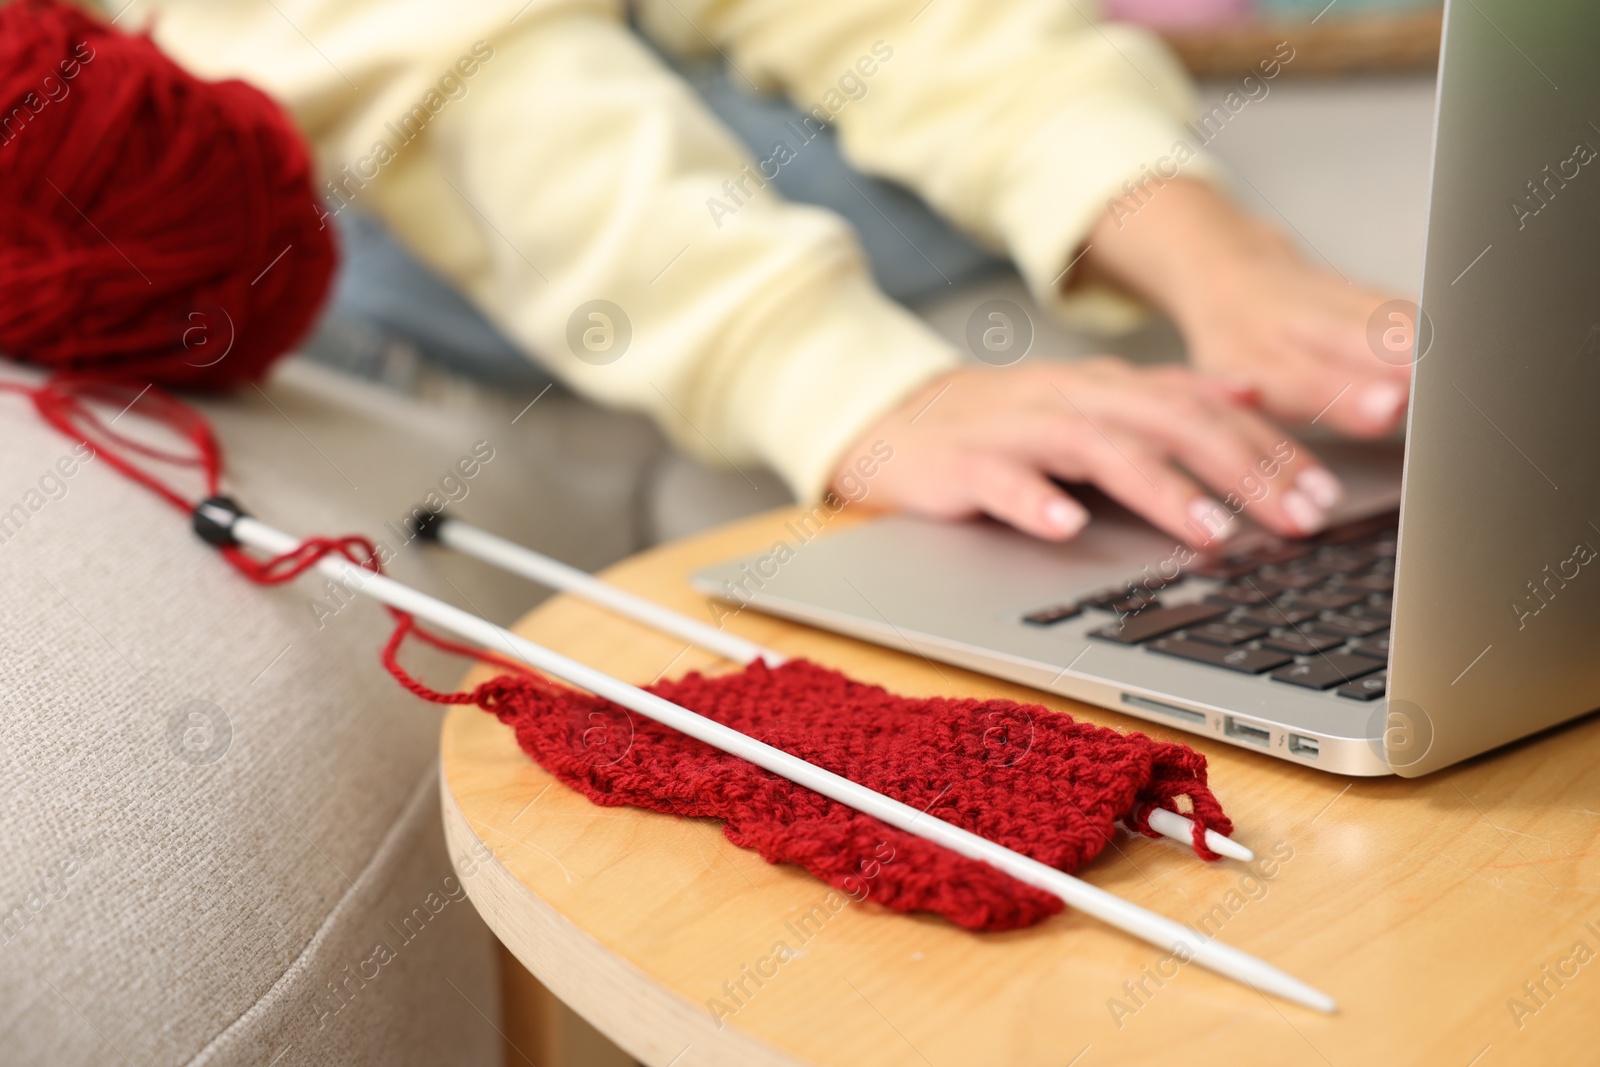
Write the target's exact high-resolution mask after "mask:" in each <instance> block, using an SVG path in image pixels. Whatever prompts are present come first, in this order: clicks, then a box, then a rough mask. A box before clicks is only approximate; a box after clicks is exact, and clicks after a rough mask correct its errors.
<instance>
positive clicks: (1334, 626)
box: [1311, 615, 1389, 637]
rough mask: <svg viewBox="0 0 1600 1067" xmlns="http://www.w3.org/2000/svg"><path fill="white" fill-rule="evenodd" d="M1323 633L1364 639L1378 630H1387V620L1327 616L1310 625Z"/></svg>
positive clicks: (1368, 617)
mask: <svg viewBox="0 0 1600 1067" xmlns="http://www.w3.org/2000/svg"><path fill="white" fill-rule="evenodd" d="M1311 625H1312V626H1313V627H1315V628H1316V629H1318V630H1321V631H1322V632H1323V633H1328V634H1342V635H1343V636H1345V637H1366V636H1367V635H1368V634H1375V633H1377V632H1378V631H1379V630H1387V629H1388V628H1389V620H1388V619H1374V618H1371V617H1370V616H1355V615H1328V616H1326V617H1324V618H1321V619H1317V620H1316V621H1314V622H1313V623H1312V624H1311Z"/></svg>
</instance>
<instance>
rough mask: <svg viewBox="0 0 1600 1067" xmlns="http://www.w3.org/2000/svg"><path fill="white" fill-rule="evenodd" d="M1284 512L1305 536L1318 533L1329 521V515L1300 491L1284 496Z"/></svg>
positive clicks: (1293, 491) (1292, 491) (1289, 492)
mask: <svg viewBox="0 0 1600 1067" xmlns="http://www.w3.org/2000/svg"><path fill="white" fill-rule="evenodd" d="M1283 510H1284V511H1285V512H1287V513H1288V515H1289V519H1290V520H1291V521H1292V522H1293V523H1294V524H1295V526H1297V527H1299V529H1300V532H1301V533H1303V534H1309V533H1316V532H1317V531H1318V530H1320V529H1322V524H1323V523H1324V522H1326V521H1327V518H1328V516H1327V513H1326V512H1324V511H1323V510H1322V509H1321V508H1319V507H1317V505H1316V504H1315V503H1313V502H1312V500H1311V498H1310V497H1308V496H1306V495H1305V494H1304V493H1302V492H1301V491H1300V490H1298V489H1291V490H1289V491H1288V492H1287V493H1285V494H1283Z"/></svg>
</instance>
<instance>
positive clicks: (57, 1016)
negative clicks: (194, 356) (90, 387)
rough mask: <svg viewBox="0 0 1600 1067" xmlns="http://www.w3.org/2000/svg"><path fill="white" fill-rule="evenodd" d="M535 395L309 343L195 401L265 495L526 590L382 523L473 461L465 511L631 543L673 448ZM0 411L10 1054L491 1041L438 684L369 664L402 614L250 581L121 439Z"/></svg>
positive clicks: (271, 516) (582, 544) (317, 585)
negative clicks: (375, 380)
mask: <svg viewBox="0 0 1600 1067" xmlns="http://www.w3.org/2000/svg"><path fill="white" fill-rule="evenodd" d="M5 375H6V377H8V378H12V379H15V378H18V377H22V374H21V373H20V372H18V371H16V369H15V368H14V367H11V366H9V365H8V366H7V367H6V370H5ZM519 399H520V398H517V397H510V396H508V397H503V398H499V399H494V398H487V399H485V398H483V397H481V396H480V398H479V401H478V402H477V403H476V405H475V406H474V405H471V404H467V403H465V402H464V401H463V402H461V403H457V404H454V405H451V404H431V405H428V406H426V407H425V406H423V405H421V404H419V403H416V402H413V401H411V400H408V399H405V398H402V397H399V396H396V395H394V394H391V393H385V392H383V391H382V390H378V389H375V388H371V387H366V386H362V385H360V384H357V383H353V382H352V381H350V380H348V379H344V378H341V377H338V376H336V375H333V374H332V373H331V372H328V371H323V370H318V369H316V368H313V367H309V366H306V365H304V364H290V365H287V366H285V367H284V368H283V369H282V370H281V371H280V372H279V373H278V374H277V375H276V377H275V378H274V379H273V381H272V382H271V383H270V384H269V385H268V386H267V387H266V388H265V390H263V391H257V390H255V389H253V388H250V389H246V390H244V391H243V392H242V393H240V394H238V395H236V396H234V397H232V398H229V399H226V400H213V401H207V402H206V403H205V404H204V408H205V410H206V411H207V412H208V413H209V414H210V416H211V417H212V419H213V421H214V422H215V423H216V425H217V426H218V428H219V430H220V432H221V435H222V437H223V439H224V441H225V445H226V448H227V451H228V454H229V458H230V460H231V467H232V470H233V471H234V477H233V478H232V479H231V480H230V488H231V489H232V490H233V491H234V492H235V494H236V495H237V496H238V498H239V499H240V500H241V501H242V502H243V503H245V505H246V506H247V507H248V508H250V509H251V510H252V511H253V512H254V513H255V514H257V515H259V516H260V517H262V518H263V519H267V520H269V521H272V522H273V523H274V524H276V525H278V526H280V527H282V528H285V529H288V530H290V531H293V532H328V533H342V532H350V531H364V532H368V533H373V534H376V535H377V536H379V537H382V538H385V539H388V540H390V541H391V544H392V545H394V546H395V547H397V549H398V550H397V553H396V556H397V558H396V561H395V564H394V567H393V570H394V572H395V573H396V574H398V575H400V576H401V577H403V578H405V579H406V580H409V581H412V582H414V583H416V584H419V585H421V586H423V587H425V588H428V589H429V590H430V591H433V592H435V593H437V594H439V595H441V596H444V597H447V598H449V599H451V600H453V601H455V602H457V603H463V604H468V603H470V604H471V605H473V606H475V607H477V608H478V609H479V610H481V611H483V612H484V613H486V614H489V615H491V616H493V617H498V618H500V619H510V618H514V617H515V616H517V615H519V614H520V613H521V612H522V611H524V610H526V609H527V608H528V607H529V606H531V605H532V604H533V603H534V602H535V601H536V600H537V599H538V598H539V597H540V596H541V595H542V591H541V590H539V589H537V588H536V587H534V586H532V585H529V584H527V583H522V582H518V581H514V580H509V579H507V578H506V577H504V576H503V575H499V574H496V573H494V572H491V571H490V570H489V569H488V568H486V567H483V566H482V565H479V564H475V563H473V562H471V561H468V560H463V559H445V558H442V557H441V556H440V555H439V554H438V550H430V549H424V548H420V547H417V546H415V545H413V546H410V547H405V548H399V547H398V538H396V536H395V535H394V534H393V533H392V531H389V530H387V529H386V528H385V527H384V525H383V524H384V522H385V521H386V520H387V521H390V522H394V523H396V525H398V523H399V520H400V518H401V517H402V516H404V515H405V514H406V513H407V511H408V509H409V507H410V505H411V504H413V503H414V502H415V501H417V500H418V499H419V498H420V497H421V496H422V495H423V494H425V493H427V492H428V491H429V490H430V489H435V490H438V489H439V488H440V486H441V484H449V485H456V484H462V485H466V486H467V487H468V489H467V491H466V493H465V496H464V498H463V499H461V500H460V502H459V504H457V505H455V506H456V508H457V511H458V513H459V514H461V515H463V516H465V517H467V518H471V519H474V520H475V521H479V522H482V523H483V524H485V525H487V526H491V527H492V528H494V529H497V530H499V531H502V532H504V533H506V534H507V535H508V536H512V537H515V538H519V539H524V540H526V542H527V543H529V544H533V545H536V546H539V547H543V548H545V549H547V550H549V551H551V552H554V553H556V554H558V555H562V556H564V557H565V558H567V559H569V560H571V561H572V562H574V563H578V564H579V565H583V566H590V567H593V566H596V565H599V564H602V563H605V562H609V561H610V560H611V559H614V558H617V557H620V556H621V555H624V554H626V553H628V552H630V551H632V550H633V549H634V548H635V547H636V542H637V534H636V530H635V527H636V526H637V525H638V524H637V523H636V522H635V520H634V518H633V511H634V505H635V503H636V502H637V501H638V500H639V499H640V498H641V489H640V485H641V484H642V480H643V479H644V477H645V476H646V475H647V473H648V471H649V469H650V466H651V464H652V463H653V462H654V457H655V455H656V452H657V450H658V449H659V447H660V440H659V437H657V436H656V435H655V434H654V432H653V431H649V430H648V429H647V428H644V429H641V427H642V426H643V424H642V423H640V422H639V421H638V420H636V419H631V418H628V417H623V416H611V415H607V414H605V413H603V412H599V411H597V410H596V409H593V408H592V407H589V406H588V405H581V406H578V405H577V402H575V401H572V400H571V399H570V398H567V397H564V396H556V395H553V394H552V395H550V396H546V397H545V398H544V399H542V400H541V401H540V402H539V403H538V404H536V405H535V406H534V407H533V408H532V409H529V410H527V411H526V412H525V413H523V414H522V415H521V417H520V418H518V419H517V420H516V422H515V424H513V423H512V418H513V416H515V415H516V414H517V410H516V407H515V406H513V405H515V404H517V402H518V400H519ZM522 402H523V403H525V401H522ZM137 424H138V419H137V417H136V416H134V415H128V416H125V417H123V419H122V420H121V421H120V422H119V424H118V426H119V429H123V430H131V429H133V428H135V427H136V426H137ZM0 425H3V426H4V428H5V429H4V439H5V442H6V447H5V449H4V451H3V453H0V618H3V619H4V620H5V625H4V626H3V627H0V859H3V861H4V862H3V863H0V1048H3V1050H4V1051H3V1052H0V1060H3V1061H4V1062H6V1063H8V1064H50V1065H52V1067H54V1065H70V1064H80V1063H81V1064H90V1063H94V1064H103V1063H109V1062H129V1063H138V1064H163V1063H188V1062H194V1063H204V1064H236V1063H237V1064H243V1063H261V1064H266V1063H271V1064H274V1065H276V1067H290V1065H293V1064H308V1065H309V1064H327V1063H341V1064H364V1063H384V1064H411V1063H415V1064H435V1063H447V1062H448V1063H456V1064H485V1065H487V1064H491V1063H498V1062H499V1060H500V1049H501V1046H500V1038H499V1036H498V1034H497V1032H496V1029H495V1027H496V1020H497V1019H498V1017H499V1010H500V1009H499V1005H498V1003H497V999H498V991H497V985H496V975H495V969H494V960H493V956H492V953H491V947H492V941H491V938H490V935H489V934H488V932H487V930H486V929H485V928H484V927H483V925H482V923H481V921H480V920H479V919H478V918H477V916H476V914H475V912H474V911H473V908H472V905H471V904H470V902H468V901H467V899H466V898H465V896H464V895H463V894H462V887H461V886H460V885H459V883H458V882H456V881H455V876H454V875H453V873H452V868H451V865H450V861H449V859H448V857H447V856H446V855H445V853H444V846H443V842H442V837H441V834H440V831H439V816H438V795H437V789H438V785H437V738H438V729H439V717H438V712H437V709H435V708H433V707H431V706H428V705H425V704H423V703H421V702H420V701H417V700H415V699H414V698H412V697H411V696H409V695H408V694H405V693H404V692H403V691H402V690H400V689H399V687H397V686H396V685H395V684H394V682H393V680H392V679H390V678H389V676H388V675H387V674H386V673H385V672H384V671H383V670H382V668H381V667H380V666H379V664H378V659H377V649H378V647H379V645H380V643H381V641H382V639H383V637H384V636H385V635H386V633H387V630H388V624H387V619H386V616H384V615H383V614H382V613H381V611H380V610H379V609H378V608H377V607H376V606H375V605H373V604H370V603H365V602H359V603H349V604H342V603H340V602H339V601H335V600H333V599H332V598H330V597H329V595H328V594H327V592H326V591H325V590H324V589H322V588H321V582H320V580H317V579H311V578H307V579H302V580H301V581H299V582H297V583H294V584H293V585H291V586H287V587H279V588H274V589H266V588H261V587H257V586H253V585H250V584H248V583H247V582H245V581H244V580H243V579H242V578H240V577H239V576H238V575H237V574H235V573H234V572H233V571H232V570H231V569H230V568H228V567H226V566H225V565H223V564H222V563H221V561H220V560H218V559H217V558H216V557H215V555H214V554H213V552H212V550H211V549H209V548H208V547H207V546H205V545H204V544H202V543H201V542H200V541H199V540H198V539H197V538H195V537H194V536H193V535H192V534H191V533H190V532H189V530H188V528H187V523H186V522H185V520H184V518H183V517H182V516H181V515H179V514H178V513H177V512H175V511H173V510H172V509H170V508H169V507H168V506H167V505H165V504H162V503H160V502H159V501H157V500H155V499H154V498H153V497H152V496H150V495H149V494H147V493H146V492H145V491H144V490H142V489H139V488H137V487H135V486H133V485H132V484H130V483H128V482H126V481H124V480H123V479H122V478H120V477H118V476H116V475H115V473H114V472H112V471H111V470H110V469H109V468H108V467H107V466H106V465H105V464H104V462H96V461H93V460H91V461H88V462H86V463H83V464H81V465H76V466H74V465H73V464H71V463H68V464H66V465H65V466H68V467H73V470H72V474H71V476H70V477H62V474H61V471H62V470H63V468H62V467H58V466H57V464H58V463H59V462H60V461H61V460H62V458H63V457H66V456H69V455H70V453H71V447H70V445H69V443H68V442H67V441H66V440H65V439H64V438H62V437H60V436H58V435H57V434H56V433H55V432H54V431H52V430H50V429H48V428H46V427H44V426H43V425H42V424H41V423H40V422H38V421H37V420H36V419H35V418H34V417H33V415H32V414H31V411H30V409H28V407H27V405H26V403H25V402H24V401H22V400H20V399H17V398H0ZM484 441H486V442H488V443H489V444H490V446H492V447H493V449H494V458H493V459H492V460H491V461H490V462H488V463H487V464H481V465H480V468H479V470H478V471H477V474H476V476H475V477H473V478H471V479H466V480H464V479H462V478H461V476H460V472H459V471H458V470H454V468H455V465H456V464H457V462H458V459H459V457H461V456H463V455H465V454H468V453H469V452H471V450H472V448H473V446H474V444H475V443H477V442H484ZM452 472H453V473H454V475H455V481H453V482H449V483H445V482H444V479H446V478H447V477H449V476H451V474H452ZM35 505H37V508H35ZM317 601H320V602H321V603H322V605H323V610H320V611H319V610H318V609H317V608H316V607H315V603H314V602H317ZM408 660H409V661H410V662H412V663H413V665H414V666H416V667H417V668H418V669H419V670H421V671H422V672H423V673H425V674H427V675H428V676H429V677H431V678H433V679H435V680H436V681H438V682H440V683H441V684H445V685H450V684H453V682H454V680H455V679H456V678H458V677H459V676H460V674H461V672H462V670H463V667H462V665H461V664H460V663H459V662H457V661H451V660H448V659H445V658H443V657H435V658H433V659H431V660H430V659H429V658H428V656H427V655H424V654H422V653H418V654H416V655H414V656H408ZM380 944H382V945H384V946H386V947H387V949H388V952H387V953H384V952H380V951H379V950H378V947H379V945H380ZM389 957H392V958H389ZM336 990H340V991H336Z"/></svg>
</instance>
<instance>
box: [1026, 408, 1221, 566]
mask: <svg viewBox="0 0 1600 1067" xmlns="http://www.w3.org/2000/svg"><path fill="white" fill-rule="evenodd" d="M1065 436H1066V438H1067V439H1068V440H1069V441H1071V444H1070V445H1069V446H1068V447H1066V448H1056V449H1053V450H1050V451H1047V452H1045V453H1044V454H1043V455H1040V456H1039V457H1038V462H1041V463H1043V464H1044V465H1045V466H1046V467H1047V469H1049V470H1050V472H1051V473H1053V474H1055V475H1057V476H1059V477H1062V478H1066V479H1069V480H1076V481H1088V482H1093V483H1094V484H1095V485H1096V486H1098V487H1099V488H1100V489H1101V490H1102V491H1103V492H1105V493H1106V495H1107V496H1110V497H1111V498H1112V499H1114V500H1116V501H1117V502H1119V503H1120V504H1122V505H1123V506H1124V507H1126V508H1128V509H1129V510H1130V511H1133V512H1135V513H1137V514H1139V515H1141V516H1143V517H1144V518H1145V519H1147V520H1148V521H1150V522H1151V523H1153V524H1155V525H1156V526H1158V527H1160V528H1161V529H1163V530H1165V531H1166V532H1167V533H1169V534H1171V535H1172V536H1174V537H1177V538H1179V539H1181V540H1182V541H1184V542H1186V543H1187V544H1191V545H1194V546H1195V547H1197V548H1204V547H1207V546H1212V545H1216V544H1220V543H1221V542H1223V541H1226V540H1227V539H1228V538H1229V537H1231V536H1232V535H1233V533H1234V529H1235V522H1234V518H1233V513H1232V512H1231V511H1230V510H1229V509H1228V508H1226V507H1224V506H1223V505H1222V504H1221V503H1220V502H1219V501H1217V500H1216V499H1214V498H1213V497H1212V496H1211V495H1210V494H1209V493H1207V492H1206V491H1205V490H1203V489H1201V488H1200V487H1199V486H1198V485H1196V484H1195V483H1194V481H1193V480H1192V479H1190V478H1189V477H1188V476H1187V475H1184V474H1183V473H1181V472H1180V471H1178V470H1177V468H1175V467H1174V466H1173V465H1172V464H1171V463H1170V462H1169V461H1168V458H1167V456H1166V455H1164V454H1163V453H1162V452H1161V451H1160V450H1158V449H1156V448H1152V447H1151V446H1150V445H1149V444H1147V443H1146V442H1145V441H1144V440H1143V439H1142V438H1141V437H1139V436H1138V435H1136V434H1133V433H1129V432H1128V431H1127V430H1125V429H1123V428H1122V427H1120V426H1110V427H1104V428H1102V427H1099V426H1093V425H1090V424H1089V423H1088V420H1086V419H1080V420H1078V424H1077V425H1074V426H1070V427H1069V428H1067V430H1066V433H1065ZM1059 439H1060V438H1059V437H1058V440H1059Z"/></svg>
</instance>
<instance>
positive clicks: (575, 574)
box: [416, 514, 786, 667]
mask: <svg viewBox="0 0 1600 1067" xmlns="http://www.w3.org/2000/svg"><path fill="white" fill-rule="evenodd" d="M416 529H417V532H418V533H419V534H421V535H422V536H423V537H427V538H432V539H435V540H437V541H438V542H439V543H440V544H442V545H444V546H446V547H447V548H453V549H455V550H456V551H457V552H461V553H464V554H465V555H468V556H473V557H475V558H477V559H481V560H483V561H484V562H485V563H489V564H492V565H493V566H496V567H499V568H500V569H501V570H507V571H510V572H511V573H513V574H520V575H522V576H523V577H524V578H531V579H532V580H533V581H536V582H538V583H539V584H541V585H547V586H549V587H550V588H552V589H559V590H561V591H562V592H563V593H571V594H572V595H573V596H576V597H579V598H580V599H583V600H587V601H588V602H589V603H591V604H596V605H598V606H600V607H602V608H606V609H607V610H609V611H613V612H616V613H617V614H618V615H621V616H623V617H624V618H629V619H632V620H634V621H635V622H639V623H643V624H644V625H646V626H649V627H650V628H652V629H655V630H660V631H661V632H662V633H666V634H672V635H673V636H675V637H679V638H681V639H683V640H685V641H688V642H689V643H690V644H693V645H698V646H700V647H701V648H703V649H705V650H706V651H708V652H715V653H716V654H717V655H719V656H722V657H723V658H724V659H729V660H732V661H733V662H735V663H753V662H754V661H756V660H758V659H759V660H764V661H766V664H767V666H769V667H776V666H778V665H779V664H781V663H783V662H784V660H785V659H786V657H785V656H784V655H783V654H782V653H780V652H774V651H773V650H772V649H770V648H763V647H762V646H761V645H758V644H756V643H755V642H754V641H750V640H746V639H745V638H743V637H740V636H739V635H738V634H732V633H729V632H728V631H726V630H719V629H717V628H716V627H715V626H711V625H708V624H707V623H703V622H701V621H699V620H698V619H691V618H689V617H688V616H687V615H683V614H680V613H678V612H676V611H673V610H671V609H669V608H664V607H662V606H661V605H660V604H657V603H655V602H654V601H650V600H646V599H645V598H644V597H642V596H638V595H636V594H634V593H630V592H628V591H626V590H624V589H618V588H617V587H616V586H614V585H610V584H608V583H606V582H602V581H601V580H600V579H598V578H596V577H594V575H592V574H586V573H585V572H583V571H580V570H579V569H578V568H576V567H572V566H568V565H567V564H565V563H562V562H561V561H560V560H555V559H551V558H550V557H549V556H546V555H543V554H541V553H539V552H535V551H534V550H533V549H531V548H524V547H523V546H522V545H519V544H517V543H516V542H514V541H507V540H506V539H505V538H503V537H497V536H496V535H494V534H492V533H490V532H489V531H488V530H481V529H479V528H478V527H476V526H472V525H470V524H468V523H465V522H462V521H461V520H460V519H456V518H451V517H450V516H448V515H439V514H435V515H433V516H432V517H431V518H424V519H422V520H420V521H419V522H418V523H417V524H416Z"/></svg>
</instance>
